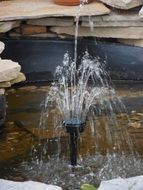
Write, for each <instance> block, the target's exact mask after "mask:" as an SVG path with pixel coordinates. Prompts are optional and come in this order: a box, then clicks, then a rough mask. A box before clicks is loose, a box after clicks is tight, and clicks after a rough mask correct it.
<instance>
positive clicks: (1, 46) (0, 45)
mask: <svg viewBox="0 0 143 190" xmlns="http://www.w3.org/2000/svg"><path fill="white" fill-rule="evenodd" d="M4 48H5V44H4V43H3V42H1V41H0V54H1V53H2V52H3V50H4Z"/></svg>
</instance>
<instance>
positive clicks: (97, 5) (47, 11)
mask: <svg viewBox="0 0 143 190" xmlns="http://www.w3.org/2000/svg"><path fill="white" fill-rule="evenodd" d="M77 8H78V6H60V5H56V4H55V3H54V1H53V0H30V1H29V0H23V1H19V0H13V1H2V2H0V21H6V20H19V19H34V18H44V17H60V16H76V15H77V13H78V11H77V10H78V9H77ZM108 13H110V10H109V9H108V8H107V7H106V6H105V5H104V4H103V3H101V2H97V1H93V2H92V3H89V4H87V5H85V6H83V7H82V8H81V10H80V15H82V16H86V15H104V14H108Z"/></svg>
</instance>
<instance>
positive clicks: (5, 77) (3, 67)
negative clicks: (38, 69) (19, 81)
mask: <svg viewBox="0 0 143 190" xmlns="http://www.w3.org/2000/svg"><path fill="white" fill-rule="evenodd" d="M20 69H21V66H20V65H19V64H18V63H16V62H13V61H11V60H8V59H4V60H0V82H6V81H10V80H13V79H15V78H17V77H18V75H19V72H20Z"/></svg>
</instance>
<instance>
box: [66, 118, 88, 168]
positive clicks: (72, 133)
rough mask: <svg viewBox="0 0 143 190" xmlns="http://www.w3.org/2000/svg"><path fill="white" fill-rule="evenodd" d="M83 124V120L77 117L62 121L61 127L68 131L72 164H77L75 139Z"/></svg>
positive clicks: (82, 128)
mask: <svg viewBox="0 0 143 190" xmlns="http://www.w3.org/2000/svg"><path fill="white" fill-rule="evenodd" d="M84 125H85V122H83V121H82V120H80V119H77V118H72V119H69V120H65V121H63V127H64V128H65V129H66V132H67V133H69V148H70V162H71V165H72V166H76V165H77V141H78V136H79V133H82V132H83V130H84Z"/></svg>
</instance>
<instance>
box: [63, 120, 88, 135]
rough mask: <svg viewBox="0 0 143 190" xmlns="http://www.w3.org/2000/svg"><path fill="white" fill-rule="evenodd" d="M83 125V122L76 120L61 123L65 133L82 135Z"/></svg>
mask: <svg viewBox="0 0 143 190" xmlns="http://www.w3.org/2000/svg"><path fill="white" fill-rule="evenodd" d="M84 125H85V122H83V121H82V120H79V119H76V118H73V119H69V120H65V121H63V127H64V128H65V130H66V132H67V133H73V132H74V133H75V132H77V133H82V132H83V130H84Z"/></svg>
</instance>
